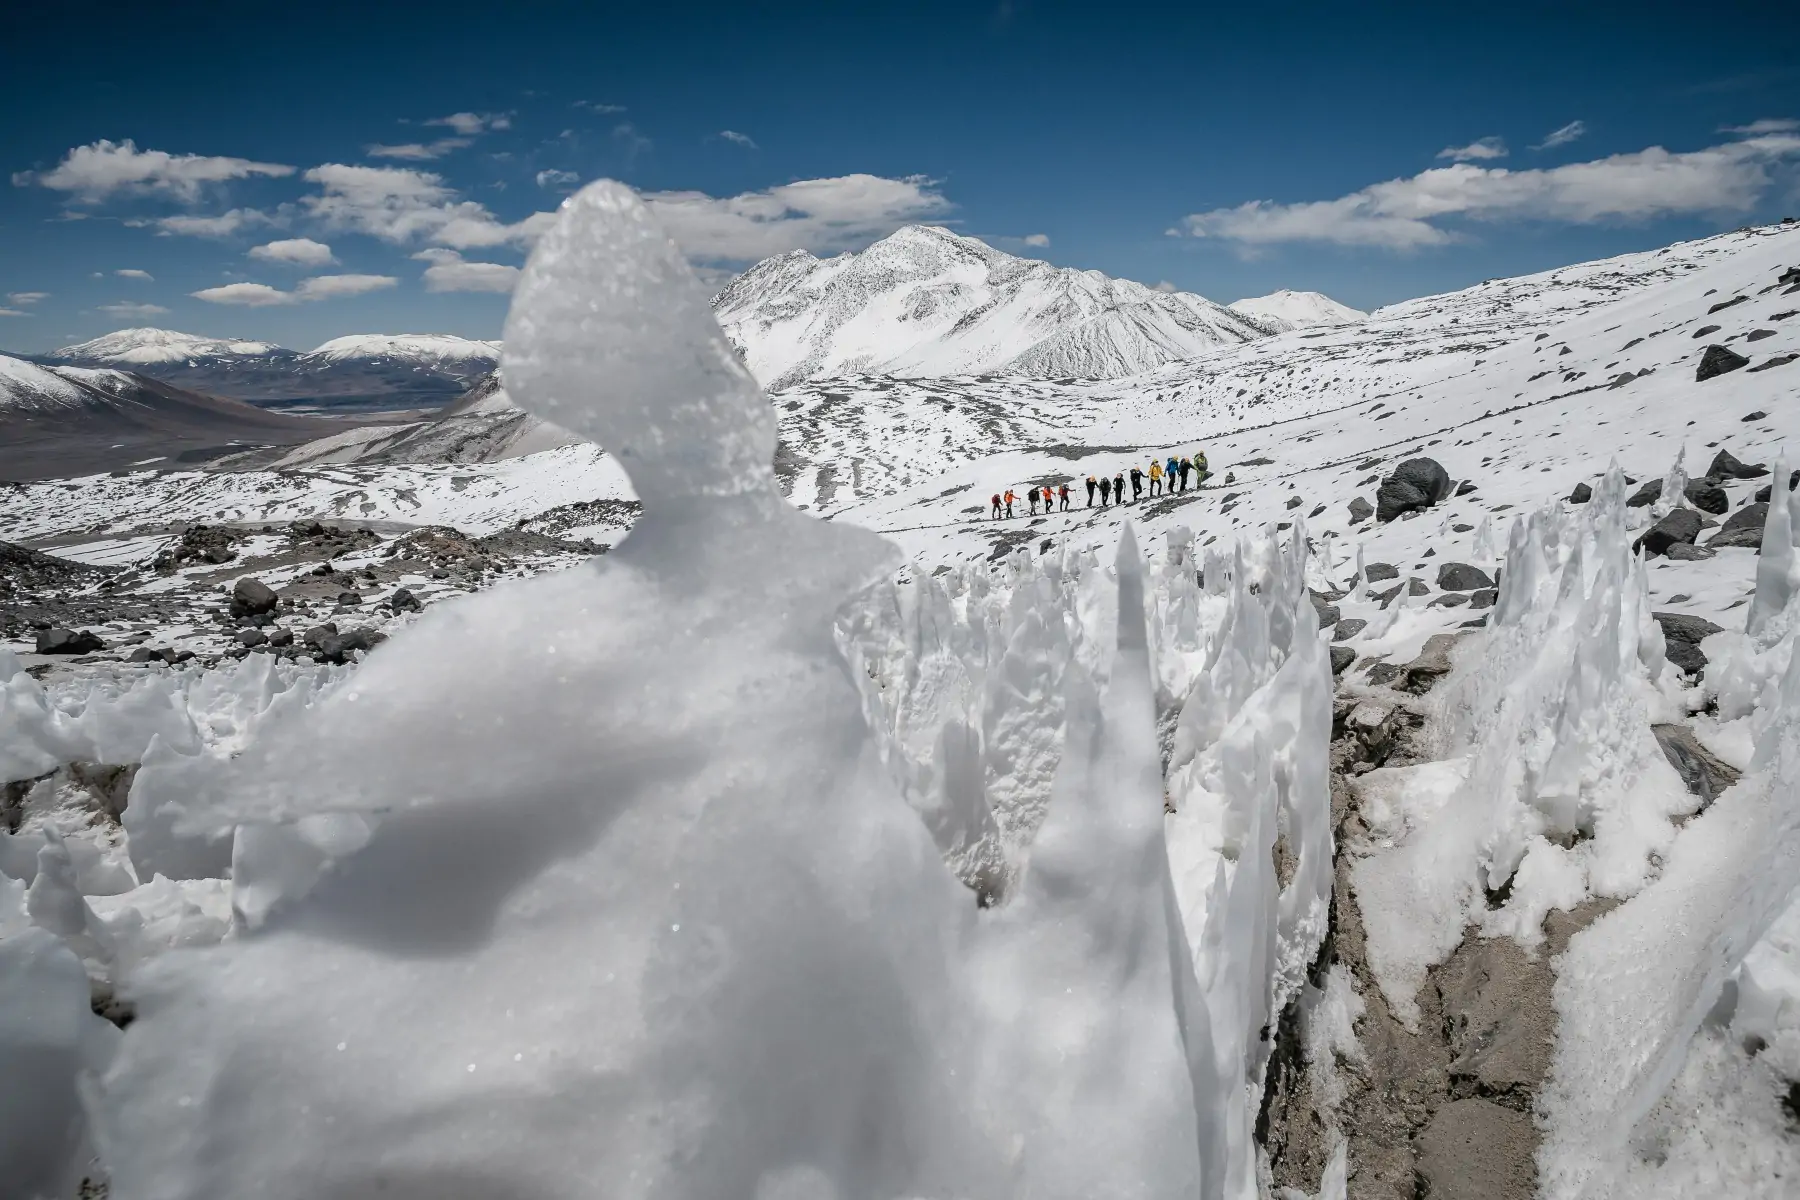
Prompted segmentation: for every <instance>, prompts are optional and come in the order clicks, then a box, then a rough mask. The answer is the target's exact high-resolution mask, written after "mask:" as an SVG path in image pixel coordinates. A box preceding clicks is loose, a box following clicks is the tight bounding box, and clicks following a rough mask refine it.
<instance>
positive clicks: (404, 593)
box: [388, 588, 425, 612]
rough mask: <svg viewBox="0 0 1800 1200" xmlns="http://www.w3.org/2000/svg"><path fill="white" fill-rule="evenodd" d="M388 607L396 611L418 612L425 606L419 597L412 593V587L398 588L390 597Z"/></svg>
mask: <svg viewBox="0 0 1800 1200" xmlns="http://www.w3.org/2000/svg"><path fill="white" fill-rule="evenodd" d="M388 607H389V608H391V609H393V610H394V611H395V612H418V611H420V610H421V609H423V608H424V607H425V605H424V604H423V603H421V602H420V600H419V598H418V597H417V596H415V595H413V594H412V590H411V589H410V588H397V589H395V591H394V594H393V595H392V596H389V597H388Z"/></svg>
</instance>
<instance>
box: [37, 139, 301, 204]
mask: <svg viewBox="0 0 1800 1200" xmlns="http://www.w3.org/2000/svg"><path fill="white" fill-rule="evenodd" d="M293 173H294V168H292V167H288V166H283V165H281V164H280V163H265V162H252V161H251V160H249V159H247V158H215V157H212V156H209V155H203V154H168V153H165V152H164V151H161V150H139V149H138V148H137V144H136V143H135V142H133V141H132V140H131V139H130V138H126V139H125V140H124V141H122V142H109V141H105V140H101V141H98V142H94V143H93V144H92V145H88V146H77V147H75V148H74V149H72V150H70V151H69V152H68V154H66V155H64V157H63V160H62V162H61V163H59V164H57V165H56V166H55V167H54V168H52V169H51V170H49V171H24V172H21V173H19V174H17V175H14V176H13V183H14V184H16V185H18V186H20V187H25V186H28V185H30V184H36V185H38V186H39V187H46V188H50V189H51V190H52V191H58V192H67V193H69V194H70V195H72V196H74V197H75V198H76V199H77V200H81V201H85V202H88V203H94V202H97V201H100V200H104V199H106V198H107V197H108V196H110V195H112V194H113V193H114V192H126V193H132V194H145V193H161V194H164V195H169V196H173V197H175V198H176V199H178V200H183V201H190V202H191V201H194V200H197V199H199V198H200V190H201V188H203V187H204V186H205V185H207V184H209V183H224V182H226V181H228V180H232V179H244V178H248V177H249V176H252V175H261V176H267V177H269V178H276V179H279V178H282V177H284V176H288V175H292V174H293Z"/></svg>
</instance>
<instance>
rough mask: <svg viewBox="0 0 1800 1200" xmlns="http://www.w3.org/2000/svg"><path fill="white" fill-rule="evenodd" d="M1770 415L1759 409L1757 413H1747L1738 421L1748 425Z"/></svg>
mask: <svg viewBox="0 0 1800 1200" xmlns="http://www.w3.org/2000/svg"><path fill="white" fill-rule="evenodd" d="M1768 415H1769V414H1768V413H1766V412H1764V411H1763V410H1762V409H1760V408H1759V409H1757V410H1756V411H1755V412H1747V413H1745V414H1744V415H1743V416H1741V417H1739V418H1738V420H1740V421H1743V422H1744V423H1746V424H1748V423H1749V422H1751V421H1760V420H1762V419H1763V418H1764V417H1766V416H1768Z"/></svg>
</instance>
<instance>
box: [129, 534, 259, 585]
mask: <svg viewBox="0 0 1800 1200" xmlns="http://www.w3.org/2000/svg"><path fill="white" fill-rule="evenodd" d="M244 537H245V535H244V534H242V533H240V532H238V531H237V530H235V529H224V528H221V527H220V526H217V525H190V526H188V527H187V528H186V529H185V530H183V531H182V533H181V536H180V537H179V538H177V539H176V541H175V544H174V545H172V546H168V547H165V548H164V549H163V550H162V552H161V553H159V554H158V555H157V556H156V558H155V559H154V560H152V561H151V564H150V566H151V569H152V570H154V571H155V572H156V573H157V574H158V575H173V574H174V573H175V572H176V571H179V570H180V569H181V568H183V567H187V566H192V565H193V564H195V563H228V562H230V561H231V560H232V559H234V558H236V557H237V546H238V544H239V543H241V542H242V541H243V540H244Z"/></svg>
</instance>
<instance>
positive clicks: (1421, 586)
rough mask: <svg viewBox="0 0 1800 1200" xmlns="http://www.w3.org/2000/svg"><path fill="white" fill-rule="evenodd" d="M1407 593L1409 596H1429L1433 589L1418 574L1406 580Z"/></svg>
mask: <svg viewBox="0 0 1800 1200" xmlns="http://www.w3.org/2000/svg"><path fill="white" fill-rule="evenodd" d="M1406 594H1407V595H1409V596H1429V595H1431V589H1430V588H1429V587H1427V586H1426V584H1425V581H1424V580H1423V579H1420V578H1419V577H1418V576H1416V575H1415V576H1411V577H1409V578H1408V579H1407V581H1406Z"/></svg>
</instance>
